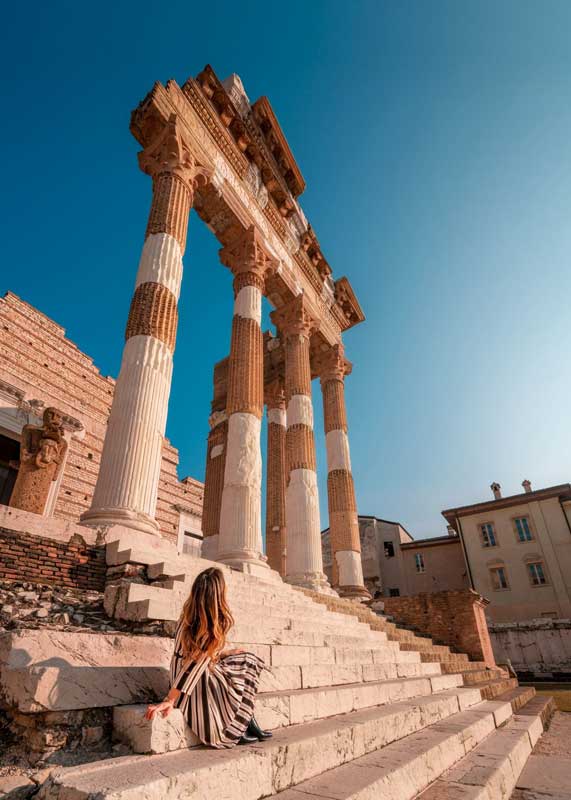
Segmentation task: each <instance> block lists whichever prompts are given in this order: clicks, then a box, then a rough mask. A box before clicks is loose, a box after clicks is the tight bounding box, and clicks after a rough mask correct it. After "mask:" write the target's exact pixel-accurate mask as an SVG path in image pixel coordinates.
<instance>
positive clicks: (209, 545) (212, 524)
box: [202, 411, 228, 561]
mask: <svg viewBox="0 0 571 800" xmlns="http://www.w3.org/2000/svg"><path fill="white" fill-rule="evenodd" d="M208 422H209V424H210V433H209V434H208V443H207V446H206V470H205V478H204V499H203V507H202V535H203V537H204V539H203V541H202V557H203V558H208V559H210V560H212V561H216V559H217V557H218V536H219V533H220V506H221V504H222V490H223V488H224V467H225V465H226V444H227V439H228V419H227V417H226V412H224V411H217V412H215V413H214V414H211V416H210V419H209V420H208Z"/></svg>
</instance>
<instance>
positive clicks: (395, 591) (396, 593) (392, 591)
mask: <svg viewBox="0 0 571 800" xmlns="http://www.w3.org/2000/svg"><path fill="white" fill-rule="evenodd" d="M389 597H400V590H399V589H389Z"/></svg>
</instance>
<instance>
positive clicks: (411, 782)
mask: <svg viewBox="0 0 571 800" xmlns="http://www.w3.org/2000/svg"><path fill="white" fill-rule="evenodd" d="M492 705H493V706H498V705H499V704H492ZM508 708H509V704H508ZM495 711H496V709H495V708H492V707H490V705H488V703H482V704H481V705H480V706H478V707H477V708H475V709H471V710H469V711H463V712H459V713H458V714H456V715H454V716H452V717H449V718H448V719H446V720H444V721H443V722H437V723H436V724H434V725H431V726H430V727H429V728H426V729H424V730H421V731H419V732H417V733H413V734H411V735H410V736H407V737H405V738H403V739H401V740H400V741H397V742H393V743H392V744H389V745H387V746H386V747H384V748H382V749H380V750H376V751H375V752H372V753H369V754H367V755H365V756H362V757H361V758H358V759H355V760H353V761H352V762H351V763H348V764H344V765H342V766H340V767H337V768H335V769H333V770H330V771H328V772H324V773H323V774H321V775H320V776H318V777H315V778H311V779H309V780H307V781H303V782H301V783H299V784H297V785H296V786H294V787H293V788H291V789H288V790H287V791H286V792H284V793H283V794H282V795H281V796H280V800H306V798H307V797H308V796H311V797H313V796H316V797H321V798H335V800H373V799H375V800H376V798H382V800H412V798H414V797H416V796H417V795H418V794H419V793H420V792H422V791H423V790H424V789H426V788H427V786H428V785H429V784H430V783H431V782H432V781H434V780H435V779H437V778H438V777H439V776H440V775H441V774H442V773H443V772H444V771H445V770H447V769H450V768H451V767H453V766H454V765H455V764H456V763H457V762H459V761H460V760H461V759H463V758H464V757H465V756H466V753H468V752H469V751H470V750H472V749H473V748H474V747H476V746H477V745H479V744H480V742H483V741H484V740H485V738H486V737H487V736H489V735H490V734H492V733H493V732H494V731H495V730H496V724H497V723H496V719H495V716H494V714H495Z"/></svg>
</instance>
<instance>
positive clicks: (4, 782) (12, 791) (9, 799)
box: [0, 775, 38, 800]
mask: <svg viewBox="0 0 571 800" xmlns="http://www.w3.org/2000/svg"><path fill="white" fill-rule="evenodd" d="M37 788H38V787H37V786H36V784H35V783H34V782H33V781H31V780H29V778H26V776H25V775H5V776H0V798H1V800H26V798H27V797H31V796H32V795H33V794H34V792H35V791H36V790H37Z"/></svg>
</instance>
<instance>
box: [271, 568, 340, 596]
mask: <svg viewBox="0 0 571 800" xmlns="http://www.w3.org/2000/svg"><path fill="white" fill-rule="evenodd" d="M284 580H285V582H286V583H291V585H292V586H300V587H301V588H303V589H311V590H312V591H314V592H319V594H329V595H333V597H338V594H337V592H336V591H335V590H334V589H332V588H331V585H330V583H329V581H328V580H327V576H326V575H325V574H324V573H323V572H299V573H297V574H294V575H286V576H285V578H284Z"/></svg>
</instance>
